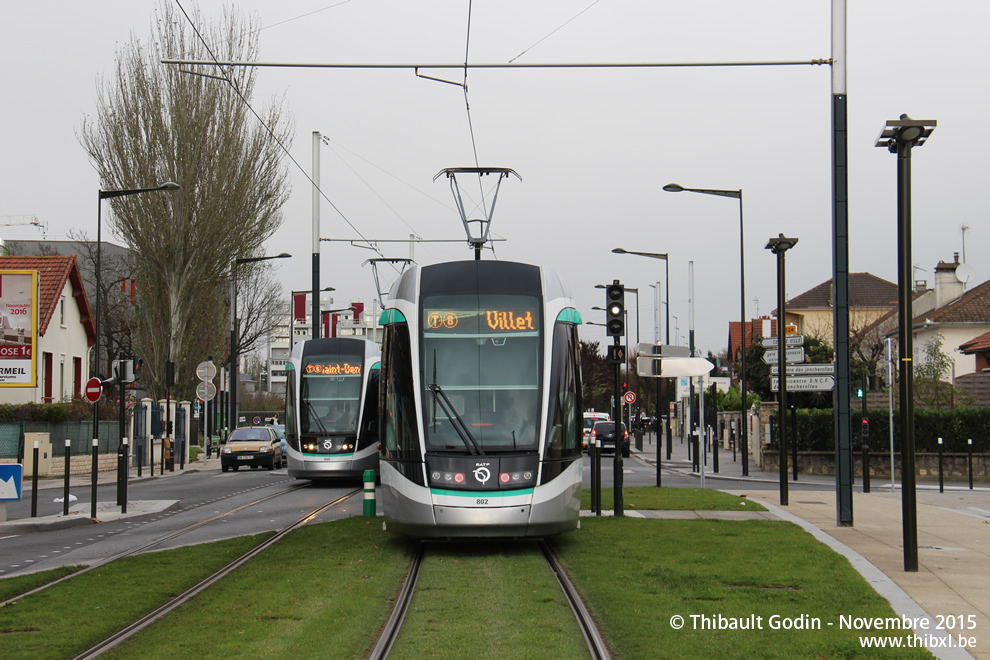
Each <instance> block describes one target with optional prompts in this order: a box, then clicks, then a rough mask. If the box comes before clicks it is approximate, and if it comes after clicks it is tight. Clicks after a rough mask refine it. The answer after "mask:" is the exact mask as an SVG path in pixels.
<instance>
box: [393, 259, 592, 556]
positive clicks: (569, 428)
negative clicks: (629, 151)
mask: <svg viewBox="0 0 990 660" xmlns="http://www.w3.org/2000/svg"><path fill="white" fill-rule="evenodd" d="M382 321H383V324H384V326H385V339H384V343H383V348H382V377H381V378H382V406H381V430H382V433H381V461H380V469H381V489H380V490H379V492H380V494H381V497H380V499H381V503H382V509H383V511H384V513H385V522H386V529H388V531H390V532H396V533H398V534H403V535H406V536H412V537H420V538H428V537H434V538H452V537H507V538H516V537H532V536H547V535H552V534H559V533H561V532H565V531H568V530H572V529H576V528H577V526H578V517H579V514H580V503H581V470H582V464H581V432H582V422H581V418H582V411H583V407H582V401H581V369H580V345H579V342H578V332H577V329H578V325H580V323H581V317H580V315H579V314H578V311H577V310H576V309H575V307H574V301H573V300H572V299H571V297H570V296H569V295H568V294H567V293H566V291H565V290H564V287H563V286H562V284H561V282H560V280H559V279H558V277H557V275H556V274H555V273H554V272H553V271H552V270H550V269H548V268H540V267H538V266H532V265H528V264H520V263H510V262H502V261H459V262H452V263H441V264H434V265H431V266H423V267H419V266H413V267H411V268H409V269H407V270H405V271H404V272H403V273H402V275H401V276H400V277H399V279H398V280H397V281H396V283H395V284H394V285H393V287H392V291H391V293H390V296H389V298H388V300H387V301H386V309H385V311H384V312H383V313H382Z"/></svg>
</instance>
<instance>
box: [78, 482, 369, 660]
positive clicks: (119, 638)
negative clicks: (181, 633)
mask: <svg viewBox="0 0 990 660" xmlns="http://www.w3.org/2000/svg"><path fill="white" fill-rule="evenodd" d="M360 492H363V491H362V489H355V490H353V491H351V492H350V493H347V494H346V495H342V496H341V497H338V498H337V499H335V500H333V501H332V502H327V503H326V504H323V505H320V506H319V507H317V508H316V509H314V510H312V511H310V512H309V513H307V514H306V515H305V516H303V517H302V518H300V519H299V520H297V521H296V522H294V523H292V524H291V525H289V526H287V527H285V528H283V529H281V530H280V531H278V532H276V533H275V535H274V536H272V537H271V538H270V539H268V540H267V541H264V542H263V543H261V544H260V545H257V546H255V547H254V548H253V549H251V550H249V551H248V552H246V553H244V554H243V555H241V556H240V557H238V558H237V559H235V560H234V561H232V562H230V563H229V564H227V565H226V566H224V567H223V568H221V569H220V570H219V571H217V572H216V573H214V574H213V575H211V576H209V577H207V578H206V579H204V580H202V581H200V582H199V583H198V584H196V585H194V586H192V587H190V588H189V589H187V590H186V591H185V592H183V593H181V594H179V595H178V596H176V597H175V598H173V599H172V600H170V601H169V602H167V603H166V604H164V605H162V606H161V607H159V608H158V609H156V610H154V611H153V612H150V613H149V614H146V615H145V616H143V617H141V618H140V619H138V620H137V621H135V622H134V623H132V624H131V625H129V626H127V627H126V628H124V629H123V630H120V631H119V632H117V633H115V634H113V635H111V636H110V637H108V638H107V639H105V640H103V641H102V642H100V643H99V644H96V645H95V646H93V647H92V648H90V649H89V650H87V651H84V652H83V653H81V654H79V655H77V656H76V657H75V658H74V660H88V659H90V658H96V657H99V656H100V655H102V654H103V653H104V652H106V651H109V650H110V649H112V648H113V647H115V646H117V645H118V644H120V643H121V642H123V641H125V640H127V639H129V638H130V637H133V636H134V635H136V634H137V633H139V632H141V631H142V630H144V629H145V628H147V627H148V626H150V625H152V624H153V623H155V622H156V621H158V620H160V619H162V618H164V617H165V616H166V615H168V614H169V613H171V612H173V611H175V610H176V609H178V608H179V607H181V606H182V605H184V604H185V603H187V602H188V601H190V600H192V598H194V597H195V596H197V595H198V594H200V593H202V592H203V591H205V590H206V589H208V588H209V587H211V586H213V585H214V584H216V583H217V582H219V581H220V580H222V579H223V578H225V577H227V576H228V575H230V574H231V573H232V572H234V570H236V569H237V568H239V567H240V566H242V565H244V564H245V563H247V562H248V561H250V560H251V559H253V558H254V557H256V556H258V555H260V554H261V553H262V552H264V551H265V550H267V549H268V548H270V547H271V546H273V545H275V544H276V543H278V542H279V541H281V540H282V539H283V538H285V537H286V536H287V535H288V534H289V533H290V532H292V531H293V530H295V529H298V528H299V527H302V526H303V525H305V524H306V523H308V522H310V521H311V520H312V519H313V518H315V517H316V516H318V515H320V514H321V513H323V512H324V511H326V510H327V509H329V508H331V507H334V506H336V505H338V504H340V503H341V502H343V501H344V500H346V499H348V498H351V497H354V496H355V495H357V494H358V493H360Z"/></svg>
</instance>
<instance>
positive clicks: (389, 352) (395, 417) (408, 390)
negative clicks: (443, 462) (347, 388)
mask: <svg viewBox="0 0 990 660" xmlns="http://www.w3.org/2000/svg"><path fill="white" fill-rule="evenodd" d="M411 346H412V345H411V342H410V340H409V326H408V325H407V324H405V323H394V324H391V325H388V326H386V327H385V340H384V348H383V355H382V372H383V373H382V374H381V379H382V383H383V387H382V392H383V394H382V396H383V401H384V405H380V410H381V411H382V421H381V424H380V425H379V429H380V432H381V436H382V458H384V459H385V460H388V461H393V462H394V463H395V468H396V469H397V470H399V472H401V473H402V474H404V475H405V476H406V477H407V478H408V479H410V480H411V481H413V482H415V483H418V484H421V485H422V482H423V469H422V465H421V464H422V455H421V454H420V449H419V431H418V429H417V426H416V406H415V401H416V399H415V396H414V393H413V373H412V347H411Z"/></svg>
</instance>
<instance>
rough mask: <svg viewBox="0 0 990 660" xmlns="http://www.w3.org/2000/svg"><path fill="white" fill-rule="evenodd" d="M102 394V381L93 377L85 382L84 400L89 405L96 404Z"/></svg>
mask: <svg viewBox="0 0 990 660" xmlns="http://www.w3.org/2000/svg"><path fill="white" fill-rule="evenodd" d="M101 394H103V381H101V380H100V379H99V378H97V377H96V376H93V377H92V378H90V379H89V380H88V381H86V400H87V401H89V402H90V403H96V402H97V401H99V400H100V395H101Z"/></svg>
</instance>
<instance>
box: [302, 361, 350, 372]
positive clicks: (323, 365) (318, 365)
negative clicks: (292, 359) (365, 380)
mask: <svg viewBox="0 0 990 660" xmlns="http://www.w3.org/2000/svg"><path fill="white" fill-rule="evenodd" d="M363 366H364V365H362V364H361V363H360V362H359V363H357V364H351V363H350V362H339V361H335V360H327V361H321V362H310V363H309V364H307V365H306V366H305V367H304V368H303V373H304V374H307V375H316V376H360V375H361V369H362V367H363Z"/></svg>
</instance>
